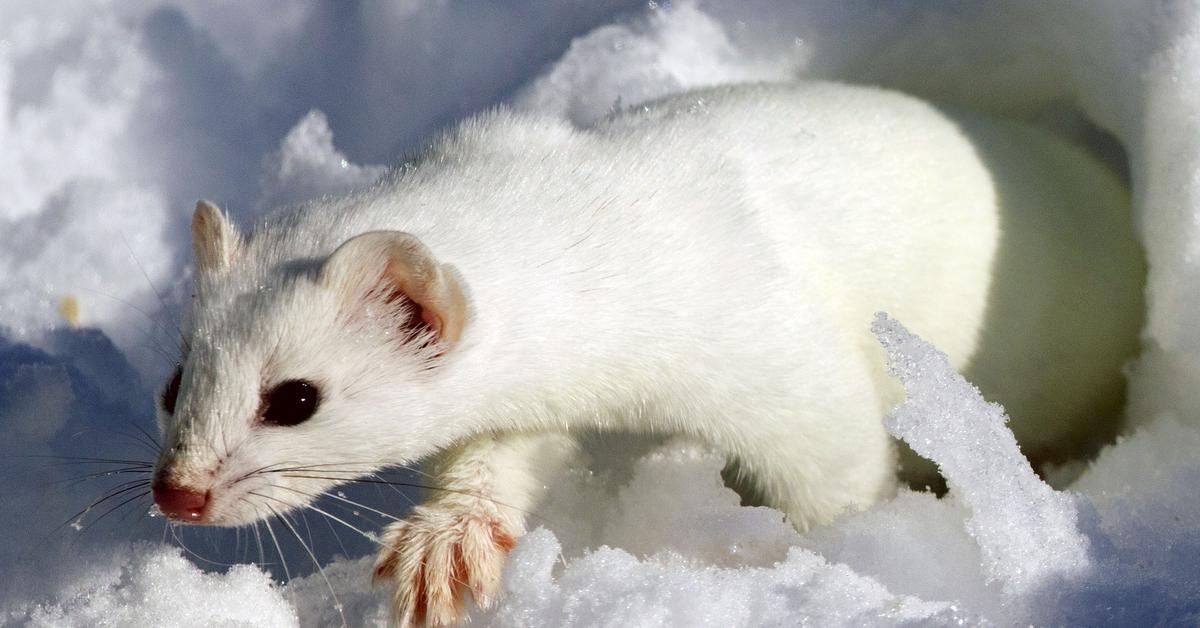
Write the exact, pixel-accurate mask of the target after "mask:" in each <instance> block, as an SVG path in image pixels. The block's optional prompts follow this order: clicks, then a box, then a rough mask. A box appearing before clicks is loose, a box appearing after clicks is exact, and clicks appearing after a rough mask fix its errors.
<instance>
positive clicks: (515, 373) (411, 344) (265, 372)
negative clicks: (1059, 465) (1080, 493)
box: [154, 83, 1141, 625]
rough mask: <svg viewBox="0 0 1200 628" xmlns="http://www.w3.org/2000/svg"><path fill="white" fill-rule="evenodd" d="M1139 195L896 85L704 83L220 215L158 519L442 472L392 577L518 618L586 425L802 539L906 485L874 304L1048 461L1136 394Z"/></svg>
mask: <svg viewBox="0 0 1200 628" xmlns="http://www.w3.org/2000/svg"><path fill="white" fill-rule="evenodd" d="M1013 185H1016V186H1018V189H1016V190H1015V191H1014V190H1011V189H1006V188H1004V187H1003V186H1009V187H1011V186H1013ZM1126 204H1127V199H1126V195H1125V192H1124V190H1123V188H1122V186H1121V184H1120V182H1119V181H1118V180H1117V179H1116V178H1115V177H1114V176H1113V175H1112V174H1110V173H1109V172H1108V171H1106V170H1105V169H1104V168H1103V167H1102V166H1100V165H1098V164H1097V163H1095V162H1094V161H1093V160H1091V159H1090V158H1089V157H1087V156H1086V155H1085V154H1084V153H1083V152H1081V151H1079V150H1077V149H1075V148H1072V147H1071V146H1069V145H1067V144H1065V143H1064V142H1061V141H1058V140H1055V139H1052V138H1049V137H1047V136H1045V135H1044V134H1042V133H1039V132H1037V131H1034V130H1033V129H1030V128H1027V127H1024V126H1020V125H1015V124H1011V123H1005V122H998V121H990V120H987V119H984V118H977V117H971V116H969V115H966V116H964V117H959V116H951V115H947V114H946V113H944V112H942V111H940V110H938V109H936V108H934V107H932V106H930V105H929V104H926V103H924V102H921V101H918V100H916V99H913V98H911V97H908V96H904V95H901V94H897V93H893V92H888V91H884V90H879V89H874V88H868V87H853V86H847V85H840V84H832V83H802V84H796V85H752V86H739V87H727V88H720V89H712V90H706V91H699V92H692V93H687V94H683V95H680V96H676V97H673V98H670V99H667V100H664V101H661V102H657V103H653V104H650V105H647V106H645V107H641V108H637V109H633V110H631V111H628V112H625V113H621V114H618V115H614V116H613V117H612V118H610V119H608V120H606V121H604V122H602V123H600V124H598V125H597V126H595V127H594V128H590V129H583V130H581V129H577V128H573V127H571V126H570V125H569V124H567V123H565V122H562V121H559V120H555V119H547V118H540V117H536V116H526V115H518V114H516V113H512V112H509V111H506V110H498V111H494V112H490V113H486V114H483V115H480V116H478V117H475V118H472V119H469V120H467V121H465V122H463V123H462V124H460V125H459V126H458V127H457V128H455V129H454V130H452V131H450V132H448V133H447V134H445V136H444V137H442V138H441V139H440V140H438V141H437V142H436V143H434V144H433V145H432V147H430V148H429V150H428V151H427V152H425V154H424V155H423V156H422V157H421V158H420V159H419V160H417V161H415V162H413V163H409V164H405V165H404V166H402V167H399V168H397V169H396V171H395V172H394V173H393V174H391V175H390V176H389V177H387V178H386V179H385V180H383V181H381V182H380V183H378V184H377V185H375V186H374V187H372V188H370V189H367V190H363V191H361V192H358V193H356V194H352V195H349V196H345V197H341V198H325V199H319V200H316V201H312V202H310V203H307V204H304V205H302V206H299V207H294V208H289V209H285V210H283V211H281V212H278V213H274V214H271V215H268V216H266V217H265V218H263V219H262V220H261V221H260V222H258V223H257V224H256V225H255V226H254V228H253V230H252V231H251V232H250V233H249V234H248V235H243V234H241V233H240V232H239V231H238V229H237V228H236V227H235V226H234V225H233V224H231V222H230V221H229V220H228V219H227V218H226V217H225V216H224V215H223V214H222V213H221V212H220V210H218V209H217V208H216V207H214V206H213V205H211V204H209V203H205V202H201V203H200V204H199V205H198V207H197V210H196V213H195V216H194V220H193V225H192V229H193V238H194V252H195V257H196V266H195V296H194V299H193V302H192V304H191V306H190V310H189V312H188V315H187V318H186V321H185V324H184V327H183V332H184V342H183V355H182V357H181V359H180V368H179V370H178V371H177V373H176V374H175V376H174V377H173V378H172V380H171V381H170V382H169V383H168V385H167V387H166V389H165V390H164V392H163V394H162V398H161V402H162V403H161V406H162V407H161V410H160V419H161V423H162V426H161V427H162V429H163V433H164V442H165V449H164V450H163V452H162V455H161V456H160V458H159V460H158V464H157V468H156V473H155V479H154V495H155V499H156V501H157V503H158V504H159V505H160V507H161V508H162V509H163V511H164V512H165V513H166V514H167V515H168V516H169V517H171V518H173V519H175V520H179V521H189V522H195V523H205V524H217V525H228V526H237V525H243V524H248V523H250V522H253V521H256V520H258V519H261V518H264V517H269V516H271V515H273V514H276V513H280V512H283V511H286V510H288V509H291V508H301V507H303V506H305V505H306V504H307V503H309V502H310V501H311V499H313V497H314V496H316V495H318V494H320V493H321V492H323V491H326V490H329V489H330V488H331V487H332V486H333V485H335V484H337V483H338V482H339V481H341V480H343V479H347V480H348V479H351V478H354V477H358V476H361V475H364V474H368V473H371V472H374V471H376V470H378V469H380V468H382V467H385V466H391V465H399V464H408V463H412V462H414V461H418V460H421V459H425V458H428V457H430V456H432V455H434V454H437V458H436V463H435V464H434V465H433V466H432V469H431V473H432V474H433V476H434V478H435V479H434V480H432V483H434V484H436V485H438V486H440V487H442V488H445V489H448V490H446V491H439V492H437V493H435V494H433V495H432V496H431V497H430V498H429V499H428V501H426V502H425V503H423V504H421V505H419V506H417V507H415V508H414V509H413V511H412V512H411V514H410V515H409V516H408V518H407V519H405V520H403V521H400V522H398V523H395V524H393V525H391V526H390V527H389V528H388V529H387V530H386V532H385V533H384V535H383V536H382V542H381V551H380V554H379V559H378V561H377V564H376V570H375V576H376V578H377V580H380V581H383V582H386V583H388V584H389V586H391V587H393V590H394V592H395V593H394V603H395V613H396V619H397V621H398V623H400V624H406V625H407V624H411V623H420V622H425V621H427V622H429V623H435V624H444V623H451V622H453V621H456V620H457V619H458V618H459V617H460V615H461V612H462V610H461V609H462V606H461V600H462V597H463V595H465V594H466V593H468V592H469V593H470V594H472V595H473V596H474V597H475V600H476V601H477V602H478V603H480V604H483V605H486V604H488V603H489V602H490V601H492V600H493V599H494V596H495V595H496V592H497V587H498V580H499V575H500V572H501V568H502V566H503V563H504V560H505V557H506V555H507V552H508V550H509V548H510V547H511V546H512V545H513V543H514V542H515V540H516V539H517V538H518V537H519V536H520V535H521V534H522V532H523V531H524V529H525V528H524V525H525V524H524V513H525V512H526V511H527V510H528V509H529V508H531V507H533V506H534V505H535V503H536V501H537V500H538V499H539V497H540V494H541V491H542V488H543V486H544V485H545V484H546V482H547V481H548V479H549V478H552V477H553V476H554V475H555V474H557V473H559V472H560V471H561V470H562V469H563V466H564V465H567V464H569V463H570V461H571V460H572V457H573V455H574V452H575V447H576V446H575V439H574V435H576V434H578V433H580V432H582V431H590V430H621V431H635V432H647V433H679V434H687V435H691V436H694V437H696V438H699V439H702V440H704V441H706V442H707V443H709V444H711V445H712V446H713V447H715V448H717V449H719V450H721V451H723V452H725V453H727V454H728V455H729V456H730V458H732V459H736V460H737V461H738V464H739V466H740V468H741V469H742V471H743V472H745V473H746V474H748V476H749V477H750V478H751V479H752V481H753V482H754V483H755V485H756V487H757V489H758V490H759V492H760V493H761V494H762V496H763V498H764V499H765V500H766V501H767V503H769V504H771V505H773V506H775V507H776V508H779V509H781V510H782V511H783V512H785V513H786V514H787V516H788V518H789V520H790V521H791V522H792V523H793V524H794V525H795V526H796V527H797V528H798V529H800V530H805V529H807V528H809V527H810V526H813V525H818V524H822V523H826V522H829V521H830V520H831V519H833V518H834V517H836V516H837V515H838V514H839V513H842V512H844V511H846V510H848V509H856V508H863V507H866V506H869V505H871V504H873V503H875V502H877V501H879V500H880V499H883V498H886V497H888V496H889V495H891V494H892V493H893V492H894V491H895V489H896V466H897V465H896V458H895V452H894V446H893V444H892V442H891V441H890V440H889V438H888V435H887V434H886V433H885V431H884V429H883V428H882V426H881V422H880V418H881V416H882V415H883V413H885V412H886V411H887V410H888V409H889V408H890V407H891V405H892V404H893V403H895V402H896V401H897V400H898V399H899V394H900V391H899V390H898V389H897V388H896V387H895V385H894V384H892V383H891V382H890V380H889V379H888V378H887V377H886V375H885V373H884V368H883V365H882V353H881V351H880V350H879V349H878V347H876V346H875V343H874V341H873V339H872V338H871V336H870V334H869V325H870V322H871V320H872V316H873V314H874V313H875V312H876V311H880V310H885V311H887V312H889V313H891V314H892V315H893V316H895V317H896V318H898V319H899V320H901V321H903V322H904V323H905V325H906V326H908V327H909V328H911V329H913V330H914V331H916V332H918V333H920V334H922V335H923V336H924V337H925V338H927V339H929V340H930V341H932V342H933V343H934V344H936V345H937V346H938V347H940V348H941V349H942V350H944V351H945V352H946V353H947V354H948V355H949V356H950V357H951V359H952V361H953V363H954V364H955V365H956V366H957V367H959V368H962V369H964V370H967V371H969V372H971V371H974V372H978V373H979V374H980V375H981V376H984V377H985V378H986V377H990V378H991V379H990V380H988V381H981V382H980V383H981V385H983V386H984V389H985V391H989V392H991V391H995V393H996V396H997V397H998V398H999V400H1000V401H1004V400H1005V395H1011V398H1012V399H1014V400H1016V403H1017V405H1018V406H1020V408H1021V412H1018V413H1017V414H1018V418H1019V419H1020V422H1019V424H1018V425H1016V428H1017V431H1018V434H1019V435H1021V436H1023V437H1024V438H1025V439H1026V442H1029V443H1031V444H1032V446H1033V447H1050V446H1052V445H1053V444H1054V443H1055V442H1057V441H1058V440H1060V439H1062V438H1063V437H1064V436H1066V435H1077V434H1079V433H1081V432H1087V431H1088V430H1087V429H1086V428H1083V427H1080V426H1081V425H1082V424H1083V423H1081V421H1085V420H1086V419H1088V418H1090V417H1093V416H1096V415H1097V413H1098V412H1102V411H1107V410H1109V409H1111V407H1112V406H1113V405H1114V404H1115V403H1119V398H1120V386H1121V383H1120V382H1121V380H1120V374H1119V368H1120V365H1121V363H1122V362H1123V361H1124V360H1125V359H1126V357H1128V356H1129V354H1130V353H1131V352H1132V351H1133V349H1134V347H1135V344H1134V339H1135V338H1136V332H1137V328H1138V324H1139V323H1138V321H1139V320H1140V319H1139V318H1138V314H1137V313H1136V312H1138V311H1140V307H1139V303H1140V301H1139V295H1140V272H1141V271H1140V264H1141V262H1140V261H1139V260H1140V257H1139V251H1138V249H1137V247H1136V245H1135V244H1134V242H1133V239H1132V235H1131V230H1130V227H1129V224H1128V220H1129V218H1128V215H1127V207H1126ZM1006 264H1008V265H1009V267H1006V266H1005V265H1006ZM1009 270H1013V272H1016V273H1018V275H1017V276H1011V277H1006V276H1001V275H1000V274H999V273H1003V272H1007V271H1009ZM998 299H1008V301H1004V302H1001V301H998ZM998 315H1001V316H1002V318H1004V320H997V318H996V317H997V316H998ZM992 357H998V358H1004V359H1011V360H1012V361H1011V362H1009V366H1005V364H1003V363H1000V364H993V363H991V362H988V361H987V360H988V359H991V358H992ZM1010 369H1013V370H1010ZM1046 400H1050V401H1048V402H1047V403H1046V405H1045V407H1047V408H1049V409H1050V410H1049V411H1048V412H1040V411H1039V408H1041V407H1042V403H1043V401H1046ZM1021 413H1024V415H1022V414H1021Z"/></svg>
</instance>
